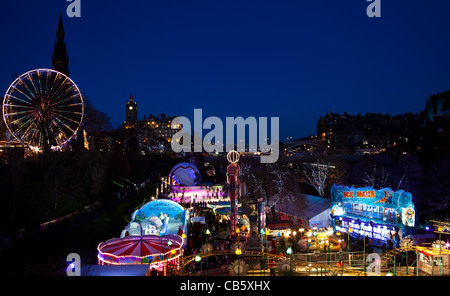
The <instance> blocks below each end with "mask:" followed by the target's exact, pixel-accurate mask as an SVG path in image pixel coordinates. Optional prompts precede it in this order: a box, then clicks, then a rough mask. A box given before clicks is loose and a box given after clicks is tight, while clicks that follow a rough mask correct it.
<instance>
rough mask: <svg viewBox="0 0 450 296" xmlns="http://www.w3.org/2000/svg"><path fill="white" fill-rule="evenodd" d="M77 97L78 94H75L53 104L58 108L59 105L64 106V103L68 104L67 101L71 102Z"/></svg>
mask: <svg viewBox="0 0 450 296" xmlns="http://www.w3.org/2000/svg"><path fill="white" fill-rule="evenodd" d="M78 96H80V94H79V93H75V94H73V95H71V96H68V97H65V98H63V99H61V100H58V101H57V102H55V105H56V106H59V105H63V106H64V104H65V103H66V102H69V101H71V100H74V99H75V98H76V97H78ZM65 106H66V105H65Z"/></svg>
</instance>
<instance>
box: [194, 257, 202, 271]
mask: <svg viewBox="0 0 450 296" xmlns="http://www.w3.org/2000/svg"><path fill="white" fill-rule="evenodd" d="M194 260H195V262H197V263H198V262H200V261H202V257H200V255H199V254H197V255H196V256H195V259H194ZM202 271H203V270H202V264H201V263H200V274H201V273H202Z"/></svg>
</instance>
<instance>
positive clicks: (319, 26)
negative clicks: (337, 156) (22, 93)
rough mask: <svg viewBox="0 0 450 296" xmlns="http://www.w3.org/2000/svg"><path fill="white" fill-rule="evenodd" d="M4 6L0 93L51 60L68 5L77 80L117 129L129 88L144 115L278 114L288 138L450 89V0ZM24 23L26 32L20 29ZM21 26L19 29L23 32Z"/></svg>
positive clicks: (420, 103)
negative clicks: (373, 8) (77, 14)
mask: <svg viewBox="0 0 450 296" xmlns="http://www.w3.org/2000/svg"><path fill="white" fill-rule="evenodd" d="M82 3H83V4H82V8H81V9H82V14H81V18H69V17H68V16H67V15H66V13H65V12H66V8H67V5H68V3H67V2H65V1H55V2H54V3H52V5H42V4H41V3H39V2H37V1H24V4H22V5H20V6H19V5H17V4H16V3H15V2H13V1H8V2H4V3H2V4H1V7H2V10H3V11H8V15H6V16H5V17H4V18H2V19H1V20H0V25H1V27H2V28H4V29H3V30H2V31H1V36H2V40H4V41H5V43H6V44H8V45H9V46H3V47H2V50H1V53H2V54H1V58H0V60H1V63H0V64H1V66H2V67H1V68H2V70H3V71H2V73H0V94H1V96H3V94H4V92H5V91H6V89H7V88H8V86H9V84H10V83H11V82H12V81H13V80H14V79H15V76H17V75H20V74H22V73H24V72H26V71H28V70H31V69H35V68H51V62H52V59H51V54H52V52H53V47H54V42H55V39H56V36H55V32H56V30H57V25H58V18H59V14H60V13H62V18H63V23H64V30H65V33H66V35H65V41H66V43H67V52H68V56H69V69H70V72H71V78H72V79H73V80H74V81H75V82H76V83H77V84H78V85H79V87H80V88H81V91H82V92H83V94H84V95H85V96H86V97H87V98H88V99H89V100H90V101H91V102H92V104H93V105H94V106H95V108H97V109H98V110H100V111H102V112H104V113H106V114H107V115H108V116H109V117H110V118H111V124H112V126H113V127H114V128H117V127H118V126H119V125H120V124H122V123H123V122H124V121H125V104H126V102H127V101H128V98H129V96H130V94H133V96H134V97H135V99H136V101H137V103H138V106H139V107H138V108H139V109H138V110H139V113H138V118H139V119H142V118H143V116H144V115H149V114H161V113H165V114H167V115H169V116H186V117H188V118H190V117H192V115H193V113H194V109H195V108H202V109H203V110H204V111H205V117H207V116H217V117H220V118H225V117H227V116H231V117H237V116H243V117H244V118H246V117H248V116H255V117H264V116H266V117H273V116H277V117H279V118H280V140H281V141H283V140H285V139H286V138H287V137H293V138H294V139H295V138H300V137H303V136H308V135H311V134H316V126H317V120H318V119H319V117H320V116H323V115H324V114H326V113H327V112H329V111H330V110H332V111H333V112H337V113H343V112H347V113H349V114H358V113H361V114H365V113H383V114H386V113H388V114H390V115H397V114H403V113H407V112H413V113H417V112H420V111H423V110H424V109H425V104H426V98H427V97H428V96H430V95H432V94H436V93H440V92H445V91H446V90H448V89H449V87H450V74H449V73H448V71H447V69H448V68H449V66H450V56H449V55H448V54H446V53H447V52H448V48H449V45H450V40H449V37H448V34H446V29H448V28H450V20H448V19H446V14H447V12H449V11H450V3H448V2H444V1H436V2H433V3H427V6H426V7H425V6H424V5H421V3H420V1H398V2H396V3H388V2H386V1H383V5H382V16H381V18H369V17H368V16H367V15H366V7H367V5H368V3H367V2H366V1H362V0H361V1H357V0H353V1H349V2H346V3H343V2H342V3H340V2H336V1H328V2H327V3H326V4H325V5H324V4H323V3H322V4H318V3H309V2H308V3H306V2H298V3H287V2H281V3H279V2H277V3H276V4H275V3H260V2H254V1H252V2H249V3H244V4H243V3H238V2H229V1H227V2H226V3H210V2H201V3H199V2H196V3H195V4H193V3H183V2H177V1H175V2H171V3H154V2H146V1H140V2H137V3H132V4H129V3H126V4H125V3H122V2H117V1H108V4H104V3H96V2H92V1H89V2H87V1H82ZM18 32H19V33H18ZM19 35H20V36H19Z"/></svg>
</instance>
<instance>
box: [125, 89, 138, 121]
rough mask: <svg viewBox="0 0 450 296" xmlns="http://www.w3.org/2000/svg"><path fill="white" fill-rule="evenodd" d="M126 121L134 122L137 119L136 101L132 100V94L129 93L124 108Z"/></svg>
mask: <svg viewBox="0 0 450 296" xmlns="http://www.w3.org/2000/svg"><path fill="white" fill-rule="evenodd" d="M125 114H126V123H135V122H136V121H137V103H136V101H135V100H134V97H133V95H132V94H131V95H130V99H129V101H128V102H127V104H126V109H125Z"/></svg>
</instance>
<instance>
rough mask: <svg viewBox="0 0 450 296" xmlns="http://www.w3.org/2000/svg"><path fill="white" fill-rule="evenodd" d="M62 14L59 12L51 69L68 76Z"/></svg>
mask: <svg viewBox="0 0 450 296" xmlns="http://www.w3.org/2000/svg"><path fill="white" fill-rule="evenodd" d="M64 37H65V33H64V27H63V22H62V15H61V13H59V23H58V31H56V41H55V48H54V50H53V55H52V64H53V69H54V70H56V71H59V72H62V73H64V74H66V75H67V76H70V71H69V56H68V55H67V48H66V42H65V41H64Z"/></svg>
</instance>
